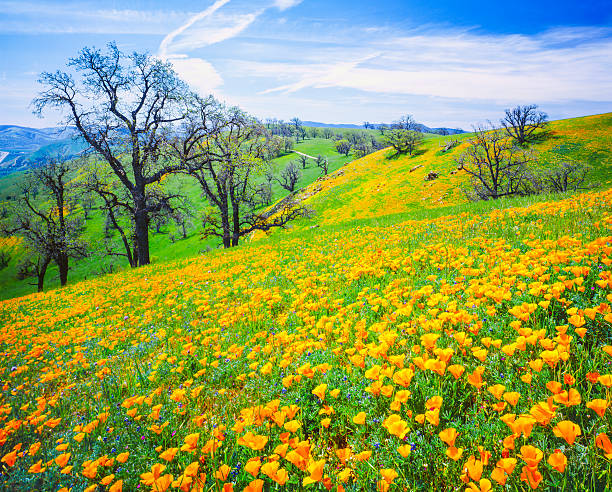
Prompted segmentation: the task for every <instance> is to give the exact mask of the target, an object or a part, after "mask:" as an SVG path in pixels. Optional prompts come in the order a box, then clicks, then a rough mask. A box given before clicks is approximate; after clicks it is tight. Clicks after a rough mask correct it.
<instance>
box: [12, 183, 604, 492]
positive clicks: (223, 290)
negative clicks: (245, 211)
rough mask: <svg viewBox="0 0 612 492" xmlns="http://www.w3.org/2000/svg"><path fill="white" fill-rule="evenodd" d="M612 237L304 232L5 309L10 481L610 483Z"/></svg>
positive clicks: (569, 229) (519, 213) (83, 486)
mask: <svg viewBox="0 0 612 492" xmlns="http://www.w3.org/2000/svg"><path fill="white" fill-rule="evenodd" d="M368 224H369V225H368ZM611 225H612V191H599V192H589V193H583V194H576V195H561V196H557V197H553V198H551V199H550V201H540V202H534V203H531V204H520V205H518V204H515V205H514V206H510V207H508V208H495V207H490V208H489V209H488V210H486V211H482V212H480V213H478V214H476V213H469V212H468V211H466V212H463V213H459V214H456V215H447V216H441V217H437V218H427V219H423V220H401V221H397V222H389V223H377V222H371V223H367V222H366V223H364V224H362V225H359V226H351V227H348V226H341V225H338V226H323V227H320V228H316V229H310V228H307V227H304V228H301V229H299V230H294V231H290V232H289V233H282V234H275V235H274V236H272V237H271V238H267V239H264V240H259V239H258V240H254V241H251V242H250V243H247V244H245V245H244V246H242V247H240V248H236V249H232V250H228V251H214V252H211V253H209V254H206V255H201V256H196V257H193V258H190V259H185V260H177V261H175V262H173V263H165V264H159V265H151V266H148V267H143V268H140V269H138V270H135V271H125V272H119V273H116V274H112V275H107V276H103V277H98V278H95V279H90V280H88V281H85V282H80V283H77V284H73V285H69V286H67V287H66V288H64V289H62V290H54V291H50V292H47V293H41V294H33V295H29V296H26V297H22V298H17V299H12V300H7V301H3V302H2V303H1V304H0V350H1V351H2V362H1V366H0V379H1V389H2V393H1V401H0V404H1V406H0V446H1V449H0V455H1V458H0V460H1V464H2V469H1V475H0V486H1V487H2V488H3V489H4V490H16V489H20V490H43V489H44V490H61V491H67V490H74V491H77V490H87V491H94V490H98V491H111V492H117V491H120V490H147V491H148V490H152V491H159V492H161V491H165V490H183V491H189V490H206V491H213V490H217V491H221V490H223V491H228V490H240V491H242V490H245V491H261V490H282V489H285V490H339V491H342V490H347V491H352V490H354V491H357V490H380V491H386V490H466V489H467V490H480V491H488V490H526V489H538V490H560V489H564V490H605V489H609V488H610V487H612V478H611V477H610V471H611V466H610V460H611V459H612V442H611V440H610V437H611V436H612V428H611V423H612V419H611V412H610V411H609V410H608V408H609V405H610V399H611V395H610V388H611V387H612V368H611V366H610V364H611V362H612V309H611V307H610V305H611V302H612V271H611V269H610V265H611V263H612V244H611V242H612V237H611V235H610V234H611V233H610V226H611Z"/></svg>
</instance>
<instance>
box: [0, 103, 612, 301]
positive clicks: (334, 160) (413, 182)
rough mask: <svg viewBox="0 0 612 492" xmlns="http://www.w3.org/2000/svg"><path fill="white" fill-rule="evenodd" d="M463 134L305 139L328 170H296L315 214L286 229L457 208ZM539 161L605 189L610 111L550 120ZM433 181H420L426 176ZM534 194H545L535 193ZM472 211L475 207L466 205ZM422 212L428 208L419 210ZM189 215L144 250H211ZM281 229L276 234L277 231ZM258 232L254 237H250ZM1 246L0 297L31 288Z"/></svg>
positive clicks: (92, 267) (97, 268) (186, 184)
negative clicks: (376, 147) (362, 140)
mask: <svg viewBox="0 0 612 492" xmlns="http://www.w3.org/2000/svg"><path fill="white" fill-rule="evenodd" d="M469 136H470V135H469V134H465V135H458V136H453V137H443V136H437V135H428V136H427V137H426V139H425V142H424V145H423V149H422V150H421V151H420V152H417V154H416V155H414V156H400V157H394V156H393V155H392V152H391V151H390V150H389V149H386V150H381V151H378V152H376V153H373V154H370V155H368V156H366V157H364V158H362V159H357V160H354V161H353V160H352V157H350V156H349V157H345V156H342V155H340V154H338V153H337V152H336V151H335V150H334V146H333V141H331V140H326V139H322V138H315V139H306V140H305V141H303V142H300V143H299V144H298V145H297V146H296V150H299V151H302V152H304V153H306V154H309V155H318V154H322V155H327V156H329V158H330V173H329V175H328V176H321V174H320V170H319V169H318V168H316V167H315V166H314V164H313V163H312V162H310V163H309V164H308V167H307V168H306V169H304V170H303V171H302V174H303V175H302V178H301V180H300V181H299V183H298V185H299V186H300V187H302V189H301V190H300V192H299V193H298V197H301V199H303V200H304V202H305V204H307V205H308V206H310V207H311V208H312V209H314V211H315V217H314V218H313V219H311V220H308V221H301V222H297V223H295V224H294V225H293V226H292V228H291V229H290V231H292V230H293V231H295V230H296V229H297V230H308V229H309V228H311V227H315V226H332V227H337V226H339V225H340V224H358V223H359V222H360V221H361V222H363V221H364V220H374V221H381V220H383V221H384V220H387V221H388V220H401V219H403V218H407V217H424V216H425V214H427V213H433V214H437V215H440V214H443V213H445V212H446V213H450V212H451V211H455V210H460V209H461V207H462V206H463V205H464V204H466V202H467V200H466V198H465V195H464V193H463V191H462V186H463V185H464V183H465V179H466V178H465V175H464V173H463V172H461V171H457V165H456V163H455V159H456V157H457V156H458V155H459V153H460V152H461V151H462V149H463V148H464V146H465V145H466V144H465V142H466V141H467V140H468V139H469ZM450 138H453V139H456V140H458V141H459V142H460V144H459V145H458V146H456V147H454V148H453V149H451V150H450V151H448V152H443V151H442V147H441V146H442V145H444V143H445V142H447V141H448V139H450ZM536 149H537V151H538V152H539V156H540V161H541V165H542V166H546V165H547V163H553V162H557V161H559V160H563V159H575V160H579V161H586V162H587V163H589V165H590V166H591V167H592V171H591V174H590V178H589V179H590V181H589V184H590V185H596V186H599V187H603V188H605V187H607V186H609V185H610V183H611V180H612V174H611V166H612V154H611V149H612V115H611V114H604V115H595V116H587V117H583V118H574V119H569V120H561V121H555V122H552V123H551V125H550V128H549V136H548V138H546V139H544V140H543V141H541V142H540V143H538V144H537V145H536ZM295 158H296V155H295V154H288V155H285V156H283V157H280V158H278V159H276V160H275V161H274V162H273V169H274V170H275V171H276V172H278V171H279V170H280V169H282V168H283V167H284V166H285V165H286V164H287V163H288V162H289V161H291V160H293V159H295ZM432 172H434V173H436V174H437V176H438V177H437V178H436V179H434V180H431V181H427V180H426V179H425V178H426V177H427V176H428V175H429V174H430V173H432ZM19 176H20V175H19V174H11V175H9V176H6V177H4V178H1V179H0V187H1V188H2V192H3V194H4V196H3V197H2V198H3V199H6V197H7V196H9V197H10V196H12V195H13V194H14V193H15V192H16V190H17V184H18V182H19V179H20V178H19ZM167 186H170V187H172V188H173V189H176V190H180V192H181V193H184V194H185V195H186V196H187V197H188V198H189V200H190V201H191V202H192V204H193V207H194V213H195V217H197V214H198V210H200V209H201V207H203V204H202V199H201V195H200V191H199V189H198V187H197V186H196V185H195V184H194V183H192V182H191V181H185V180H182V179H174V178H173V179H171V180H169V181H168V184H167ZM273 193H274V199H275V200H280V199H282V198H283V197H284V196H286V195H287V194H288V192H287V191H286V190H284V189H282V188H281V187H280V186H279V185H278V183H274V185H273ZM539 199H545V197H540V198H539ZM473 206H474V207H476V208H478V207H480V206H481V205H478V204H476V205H473ZM427 210H429V211H431V212H426V211H427ZM103 225H104V224H103V218H102V217H97V216H95V215H94V216H93V217H92V218H91V219H90V220H88V221H87V232H86V238H87V239H88V240H89V241H90V242H91V243H92V244H94V243H96V241H97V240H98V238H99V236H100V234H101V231H102V229H103ZM197 226H198V224H197V219H194V223H193V227H194V228H192V230H191V232H190V233H189V235H188V238H187V239H183V240H178V241H175V242H171V241H170V240H169V233H172V231H173V229H172V228H171V227H164V228H163V230H162V232H161V233H160V234H155V233H152V234H151V239H150V241H151V254H152V257H153V260H154V261H155V262H163V261H166V258H184V257H188V256H191V255H193V254H194V253H197V252H204V251H207V250H210V249H211V248H213V249H214V248H216V247H217V242H216V241H215V240H214V239H210V240H208V241H202V240H201V238H200V236H199V234H198V232H197V230H196V229H195V228H197ZM281 234H282V233H281ZM256 237H260V236H259V235H254V236H253V238H256ZM4 249H5V250H6V251H7V252H9V254H10V255H11V261H10V262H9V265H8V267H7V268H5V269H3V270H0V290H1V293H0V297H2V298H8V297H14V296H16V295H24V294H27V293H28V292H31V291H32V290H33V288H34V287H33V286H32V285H30V284H29V281H28V280H25V281H16V280H15V274H16V265H17V263H18V261H19V259H20V258H22V257H23V250H22V248H21V246H19V244H18V241H15V240H13V239H9V242H8V243H7V244H6V245H5V246H4ZM122 268H125V265H124V264H123V262H121V261H120V260H118V259H116V258H112V257H101V256H100V255H99V254H94V255H93V256H92V257H90V258H88V259H85V260H83V261H81V262H79V263H76V264H73V266H72V269H71V272H70V281H77V280H80V279H84V278H91V277H92V276H95V275H98V274H100V273H102V272H106V271H109V270H115V271H116V270H118V269H122ZM55 277H56V273H55V270H54V269H53V268H51V269H50V273H49V278H48V280H47V284H48V287H50V288H53V287H56V286H57V285H58V281H57V279H56V278H55Z"/></svg>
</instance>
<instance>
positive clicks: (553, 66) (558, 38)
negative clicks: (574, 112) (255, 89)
mask: <svg viewBox="0 0 612 492" xmlns="http://www.w3.org/2000/svg"><path fill="white" fill-rule="evenodd" d="M592 31H593V30H590V29H582V30H579V29H572V30H555V31H551V32H548V33H545V34H543V35H540V36H522V35H504V36H501V35H500V36H493V35H488V36H484V35H478V34H474V33H470V32H448V33H444V32H441V33H440V32H438V33H430V34H427V33H423V34H419V35H412V36H402V37H396V38H391V39H381V40H374V41H372V42H370V43H368V44H366V45H365V46H363V47H360V48H336V49H334V50H331V51H328V52H327V53H325V54H324V55H322V54H321V53H319V56H320V59H324V60H325V63H321V62H319V63H317V62H310V63H308V62H307V63H303V64H296V63H295V62H293V63H287V64H285V63H282V62H275V63H263V62H262V63H258V62H243V63H240V62H239V68H240V67H241V68H242V69H243V70H244V71H245V72H248V73H250V74H251V75H255V76H257V75H259V76H261V77H271V76H273V74H276V75H275V77H276V78H277V79H278V80H286V81H288V83H285V84H281V85H277V86H274V87H272V88H270V89H268V90H266V91H264V93H271V92H284V93H293V92H297V91H300V90H303V89H306V88H330V87H339V88H350V89H357V90H361V91H366V92H374V93H386V94H410V95H420V96H433V97H445V98H457V99H470V100H493V101H511V102H516V101H521V102H531V101H536V102H542V101H562V100H578V99H581V100H586V101H605V100H610V98H611V94H612V72H611V70H610V68H609V67H610V65H609V60H610V59H612V39H610V38H608V37H601V30H600V29H596V30H594V31H597V32H592ZM373 50H378V51H377V53H376V54H373ZM305 58H306V59H308V56H307V55H306V56H305ZM347 59H348V61H347Z"/></svg>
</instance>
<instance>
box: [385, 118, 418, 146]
mask: <svg viewBox="0 0 612 492" xmlns="http://www.w3.org/2000/svg"><path fill="white" fill-rule="evenodd" d="M418 128H419V127H418V125H417V123H415V121H414V119H413V118H412V116H410V115H406V116H403V117H402V118H400V119H399V120H398V121H396V122H394V123H393V124H392V125H391V128H390V129H387V130H385V133H384V137H383V140H384V142H385V143H387V144H388V145H390V146H391V147H393V148H394V149H395V153H396V154H397V155H399V154H406V153H408V154H409V155H412V154H413V153H414V151H415V150H416V149H417V148H418V147H419V146H420V145H421V143H422V142H423V134H422V133H421V132H420V131H419V130H418Z"/></svg>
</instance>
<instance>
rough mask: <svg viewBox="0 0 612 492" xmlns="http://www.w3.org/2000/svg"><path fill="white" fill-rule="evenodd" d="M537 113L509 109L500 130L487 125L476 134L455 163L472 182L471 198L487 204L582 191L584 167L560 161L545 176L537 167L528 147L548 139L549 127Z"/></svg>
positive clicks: (527, 108) (528, 108)
mask: <svg viewBox="0 0 612 492" xmlns="http://www.w3.org/2000/svg"><path fill="white" fill-rule="evenodd" d="M537 108H538V107H537V105H528V106H517V107H515V108H513V109H507V110H506V111H505V116H504V118H503V119H501V120H500V125H499V127H495V126H494V125H493V124H491V123H489V125H488V126H481V127H477V128H475V129H474V137H473V138H472V139H471V140H470V141H469V142H468V147H467V148H466V149H465V150H464V151H463V152H462V153H461V154H460V155H459V157H458V158H457V160H456V162H457V164H458V165H459V169H463V170H464V171H465V172H466V173H467V174H468V175H469V177H470V187H469V188H468V189H466V194H467V196H468V197H469V198H471V199H473V200H490V199H497V198H501V197H506V196H512V195H531V194H537V193H543V192H565V191H568V190H576V189H579V188H580V187H582V185H583V184H584V182H585V179H586V176H587V173H588V171H589V168H588V167H587V166H585V165H584V164H583V163H579V162H573V161H563V162H560V163H558V164H556V165H549V166H548V167H547V168H546V169H545V170H539V169H538V166H536V165H535V164H536V163H537V158H538V156H537V154H536V152H535V151H534V150H533V149H532V148H531V147H530V144H532V143H533V142H534V141H536V140H537V139H539V138H542V137H543V136H545V135H546V132H545V128H546V126H547V123H548V118H547V115H546V114H545V113H543V112H541V111H538V109H537ZM537 130H540V131H537Z"/></svg>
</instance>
